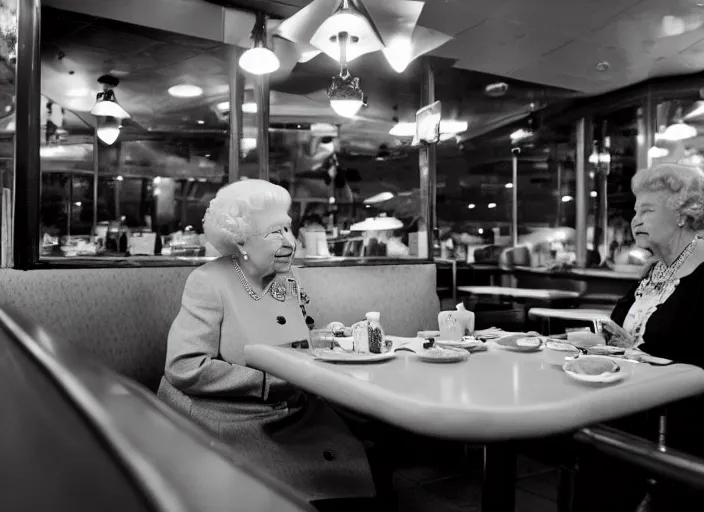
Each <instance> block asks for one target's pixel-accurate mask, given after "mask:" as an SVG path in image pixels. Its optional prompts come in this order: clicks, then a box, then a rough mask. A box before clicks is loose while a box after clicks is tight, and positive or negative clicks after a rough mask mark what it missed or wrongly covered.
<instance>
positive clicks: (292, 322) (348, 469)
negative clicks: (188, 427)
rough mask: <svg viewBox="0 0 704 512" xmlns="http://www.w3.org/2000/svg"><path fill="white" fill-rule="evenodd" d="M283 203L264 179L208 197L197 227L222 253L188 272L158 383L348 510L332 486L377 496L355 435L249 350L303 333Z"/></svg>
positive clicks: (197, 414) (316, 496)
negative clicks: (255, 363)
mask: <svg viewBox="0 0 704 512" xmlns="http://www.w3.org/2000/svg"><path fill="white" fill-rule="evenodd" d="M290 206H291V197H290V195H289V193H288V192H287V191H286V190H285V189H284V188H282V187H279V186H278V185H274V184H271V183H269V182H267V181H262V180H246V181H240V182H236V183H233V184H230V185H228V186H226V187H224V188H222V189H221V190H220V191H219V192H218V193H217V195H216V197H215V198H214V199H213V200H212V201H211V203H210V207H209V208H208V211H207V212H206V214H205V218H204V220H203V227H204V230H205V234H206V237H207V239H208V241H209V242H210V243H211V244H212V245H213V246H214V247H215V248H216V249H217V250H218V251H219V253H220V254H221V256H220V257H219V258H217V259H216V260H214V261H212V262H210V263H207V264H205V265H203V266H201V267H199V268H197V269H196V270H194V271H193V272H192V273H191V274H190V276H189V277H188V280H187V281H186V286H185V289H184V292H183V298H182V303H181V310H180V311H179V313H178V316H177V317H176V319H175V320H174V322H173V325H172V326H171V330H170V331H169V337H168V344H167V353H166V368H165V374H164V377H163V379H162V381H161V385H160V387H159V393H158V394H159V397H160V398H161V399H162V400H164V401H165V402H167V403H169V404H170V405H172V406H173V407H175V408H177V409H179V410H181V411H183V413H184V414H186V415H188V416H190V417H191V418H192V419H193V420H195V421H196V422H198V423H200V424H201V425H203V426H205V427H206V428H207V429H209V430H210V431H211V432H213V433H214V434H216V435H218V436H219V437H220V438H221V439H223V440H224V441H225V442H227V443H228V444H230V445H231V446H232V447H233V448H234V449H235V450H236V451H237V452H238V453H239V454H241V456H242V458H243V459H244V460H245V461H248V462H249V463H250V464H252V465H255V466H259V467H261V468H262V469H264V470H265V471H267V472H268V473H270V474H271V475H272V476H274V477H275V478H277V479H278V480H280V481H282V482H284V483H286V484H288V485H290V486H291V487H292V488H293V489H294V490H296V491H298V492H299V493H300V494H301V495H303V496H304V497H306V498H307V499H308V500H310V501H311V502H314V505H316V506H318V507H319V509H321V510H323V509H325V508H324V507H325V506H330V505H331V504H335V503H337V504H338V505H333V508H334V509H335V510H344V503H345V501H344V500H343V501H342V502H341V501H340V500H339V498H342V499H347V498H364V497H373V496H374V485H373V482H372V478H371V474H370V469H369V464H368V461H367V458H366V453H365V450H364V447H363V446H362V444H361V442H360V441H359V440H357V439H356V438H355V437H354V436H353V435H352V433H351V432H350V430H349V429H348V427H347V426H346V424H345V422H344V421H343V420H342V419H341V418H340V417H339V416H338V415H337V414H336V413H335V412H334V411H333V410H332V409H331V408H330V407H329V406H327V405H326V404H325V403H323V402H322V401H321V400H319V399H317V398H315V397H312V396H309V395H307V394H305V393H303V392H302V391H300V390H298V389H296V388H294V387H292V386H291V385H289V384H288V383H286V382H284V381H282V380H280V379H278V378H276V377H274V376H272V375H268V374H266V373H264V372H261V371H259V370H255V369H253V368H248V367H247V365H246V360H245V354H244V347H245V345H248V344H268V345H285V344H291V343H296V342H303V341H307V340H308V339H309V328H308V326H307V325H306V312H305V304H306V302H307V297H306V294H305V292H304V291H303V288H302V286H301V283H300V280H299V278H298V276H297V275H296V273H295V272H294V271H293V269H292V268H291V262H292V259H293V255H294V252H295V245H296V244H295V239H294V238H293V236H292V234H291V218H290V217H289V215H288V210H289V208H290ZM352 501H354V500H352ZM316 502H318V504H319V505H318V504H316ZM346 502H347V503H349V500H347V501H346ZM326 503H327V505H326ZM340 503H342V504H340ZM364 506H365V507H366V506H367V505H366V504H365V505H364ZM341 507H342V508H341Z"/></svg>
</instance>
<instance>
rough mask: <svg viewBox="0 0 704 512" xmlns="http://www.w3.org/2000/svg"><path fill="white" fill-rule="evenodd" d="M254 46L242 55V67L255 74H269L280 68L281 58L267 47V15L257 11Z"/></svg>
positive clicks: (253, 33)
mask: <svg viewBox="0 0 704 512" xmlns="http://www.w3.org/2000/svg"><path fill="white" fill-rule="evenodd" d="M252 39H253V43H252V47H251V48H250V49H249V50H247V51H246V52H244V53H243V54H242V56H241V57H240V61H239V64H240V67H241V68H242V69H244V70H245V71H246V72H247V73H251V74H253V75H268V74H269V73H273V72H274V71H276V70H277V69H279V66H280V63H279V58H278V57H277V56H276V54H275V53H274V52H272V51H271V50H270V49H269V48H267V47H266V16H264V14H263V13H261V12H258V13H257V19H256V21H255V22H254V28H253V29H252Z"/></svg>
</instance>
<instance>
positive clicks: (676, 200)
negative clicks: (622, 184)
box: [631, 163, 704, 231]
mask: <svg viewBox="0 0 704 512" xmlns="http://www.w3.org/2000/svg"><path fill="white" fill-rule="evenodd" d="M631 190H633V193H634V194H635V195H638V194H639V193H640V192H645V191H647V192H659V191H665V192H668V193H669V194H670V198H669V199H668V200H667V207H668V208H670V209H672V210H674V211H676V212H678V213H679V214H680V215H682V216H683V217H685V218H686V219H687V222H688V223H689V225H690V227H691V228H692V229H693V230H694V231H701V230H702V229H704V171H702V169H701V168H699V167H696V166H693V165H681V164H675V163H661V164H657V165H654V166H652V167H650V168H648V169H644V170H642V171H639V172H637V173H636V174H635V176H633V179H632V180H631Z"/></svg>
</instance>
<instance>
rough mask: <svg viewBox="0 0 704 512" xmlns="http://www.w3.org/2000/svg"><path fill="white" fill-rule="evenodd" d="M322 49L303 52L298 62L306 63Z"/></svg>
mask: <svg viewBox="0 0 704 512" xmlns="http://www.w3.org/2000/svg"><path fill="white" fill-rule="evenodd" d="M320 53H321V52H320V50H308V51H305V52H303V53H301V56H300V57H299V58H298V62H300V63H301V64H305V63H306V62H308V61H309V60H313V59H314V58H316V57H317V56H318V55H320Z"/></svg>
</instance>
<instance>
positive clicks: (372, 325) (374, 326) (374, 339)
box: [366, 312, 391, 354]
mask: <svg viewBox="0 0 704 512" xmlns="http://www.w3.org/2000/svg"><path fill="white" fill-rule="evenodd" d="M366 318H367V332H368V337H369V352H371V353H373V354H384V353H386V352H388V351H389V350H391V341H390V340H387V339H386V336H385V335H384V329H383V327H382V326H381V322H380V318H381V314H380V313H378V312H371V313H367V314H366Z"/></svg>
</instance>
